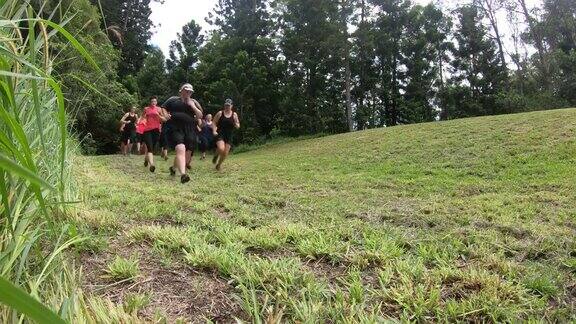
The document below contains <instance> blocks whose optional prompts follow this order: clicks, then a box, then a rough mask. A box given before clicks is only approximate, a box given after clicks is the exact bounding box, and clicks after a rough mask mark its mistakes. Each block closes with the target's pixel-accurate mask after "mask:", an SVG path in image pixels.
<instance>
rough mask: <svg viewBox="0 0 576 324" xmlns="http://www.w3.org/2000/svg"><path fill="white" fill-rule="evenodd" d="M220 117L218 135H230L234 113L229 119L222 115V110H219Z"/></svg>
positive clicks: (232, 128)
mask: <svg viewBox="0 0 576 324" xmlns="http://www.w3.org/2000/svg"><path fill="white" fill-rule="evenodd" d="M221 112H222V115H221V116H220V119H219V120H218V125H216V126H217V127H218V133H219V134H221V135H225V134H232V130H234V112H232V114H230V117H226V116H225V115H224V110H221Z"/></svg>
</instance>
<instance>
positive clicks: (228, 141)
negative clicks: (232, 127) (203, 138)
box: [215, 133, 232, 145]
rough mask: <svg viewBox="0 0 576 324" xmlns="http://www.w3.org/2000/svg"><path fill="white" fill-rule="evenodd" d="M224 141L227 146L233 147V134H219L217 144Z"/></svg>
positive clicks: (216, 139)
mask: <svg viewBox="0 0 576 324" xmlns="http://www.w3.org/2000/svg"><path fill="white" fill-rule="evenodd" d="M219 141H223V142H224V143H226V144H230V145H232V133H218V135H216V138H215V142H219Z"/></svg>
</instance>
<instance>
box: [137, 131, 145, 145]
mask: <svg viewBox="0 0 576 324" xmlns="http://www.w3.org/2000/svg"><path fill="white" fill-rule="evenodd" d="M143 142H144V134H140V133H136V143H143Z"/></svg>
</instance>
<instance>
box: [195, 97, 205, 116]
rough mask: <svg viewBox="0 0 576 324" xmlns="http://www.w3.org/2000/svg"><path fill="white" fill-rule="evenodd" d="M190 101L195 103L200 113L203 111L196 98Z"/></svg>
mask: <svg viewBox="0 0 576 324" xmlns="http://www.w3.org/2000/svg"><path fill="white" fill-rule="evenodd" d="M192 101H193V102H194V103H195V104H196V107H198V109H200V111H201V112H202V113H204V109H203V108H202V106H201V105H200V103H199V102H198V100H196V99H192Z"/></svg>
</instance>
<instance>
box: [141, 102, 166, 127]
mask: <svg viewBox="0 0 576 324" xmlns="http://www.w3.org/2000/svg"><path fill="white" fill-rule="evenodd" d="M144 116H146V127H145V128H144V130H145V131H146V132H147V131H151V130H155V129H157V130H160V124H161V123H162V121H161V119H160V107H158V106H153V107H152V106H150V107H146V108H144Z"/></svg>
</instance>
